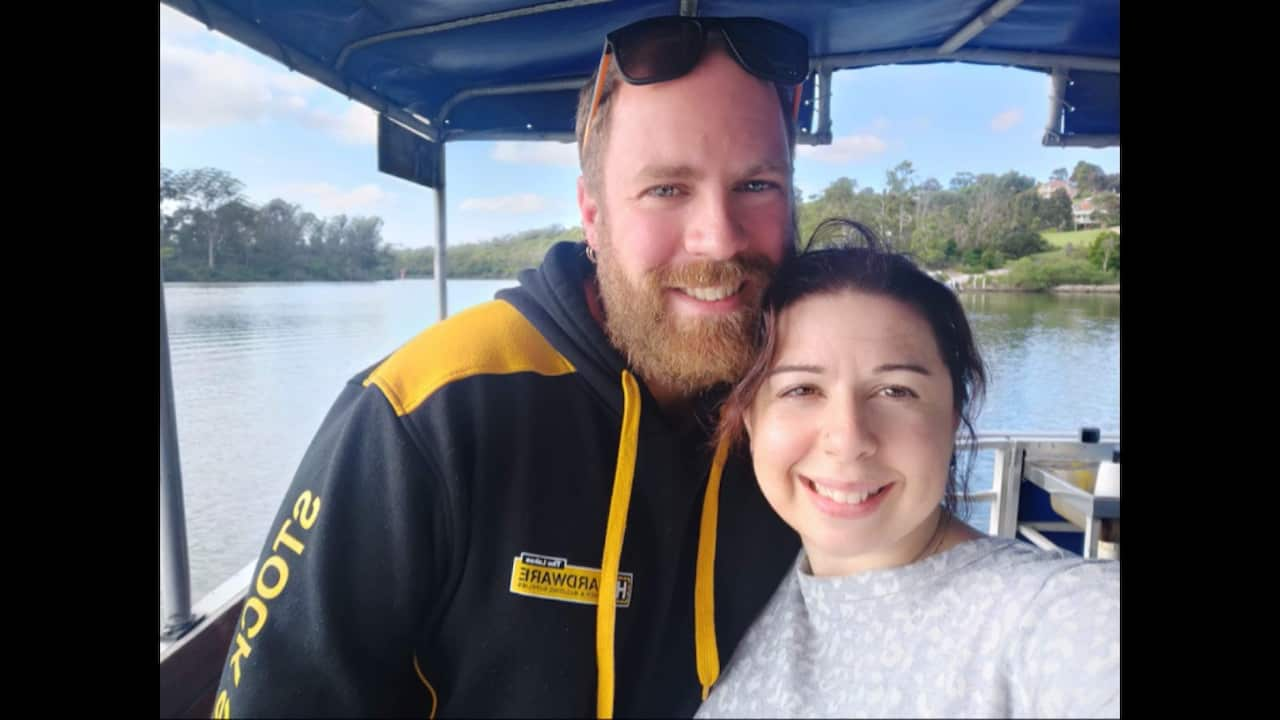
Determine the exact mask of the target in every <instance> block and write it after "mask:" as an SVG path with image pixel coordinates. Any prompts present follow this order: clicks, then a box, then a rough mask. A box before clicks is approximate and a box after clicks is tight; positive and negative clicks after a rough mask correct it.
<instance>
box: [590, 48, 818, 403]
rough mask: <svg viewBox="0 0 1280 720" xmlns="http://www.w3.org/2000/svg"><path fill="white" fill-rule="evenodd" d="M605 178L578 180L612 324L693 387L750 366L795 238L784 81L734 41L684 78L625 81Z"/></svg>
mask: <svg viewBox="0 0 1280 720" xmlns="http://www.w3.org/2000/svg"><path fill="white" fill-rule="evenodd" d="M610 102H611V103H613V107H612V109H611V117H610V120H609V122H610V127H609V133H608V142H607V145H606V147H605V148H604V155H603V158H602V160H603V162H602V173H601V174H602V176H603V178H604V182H603V187H602V188H597V189H596V192H595V193H594V195H596V196H594V197H593V193H591V192H590V191H588V190H587V188H586V186H585V184H584V181H582V180H581V179H580V180H579V188H578V202H579V207H580V209H581V211H582V220H583V229H584V231H585V232H586V236H587V241H588V243H590V244H591V245H592V246H594V247H595V248H596V250H597V251H598V257H599V259H598V263H599V272H598V282H599V285H600V294H601V298H602V300H603V303H604V311H605V315H606V322H605V325H606V328H605V329H606V332H607V333H608V334H609V337H610V339H611V340H612V341H613V343H614V344H615V345H616V346H617V347H618V348H619V349H620V350H621V351H622V352H623V353H624V354H625V355H626V356H627V358H628V361H629V362H630V364H631V365H632V367H634V368H635V369H636V370H637V371H638V372H639V373H640V375H641V377H643V378H644V379H645V380H646V382H648V383H650V384H651V385H652V384H657V385H659V386H662V387H663V388H665V389H668V390H672V391H675V392H677V393H678V394H679V395H681V396H684V397H688V396H690V395H692V394H693V393H694V392H696V391H698V390H700V389H702V388H705V387H707V386H709V385H711V384H714V383H716V382H720V381H733V380H736V379H737V377H738V376H739V375H740V374H741V373H742V372H743V371H744V370H745V369H746V366H747V363H748V361H749V360H750V357H749V353H750V350H749V344H750V343H749V341H750V332H751V328H752V325H753V323H754V321H755V319H756V317H757V315H758V312H759V303H760V296H761V294H762V293H763V290H764V286H765V284H766V282H767V281H768V276H769V274H770V272H771V270H772V268H773V267H774V266H775V265H776V264H777V263H778V262H779V261H780V260H781V259H782V256H783V251H784V248H785V246H786V244H787V243H790V242H792V233H793V221H792V214H791V213H792V199H791V192H792V191H791V171H790V161H789V154H788V147H787V136H786V126H785V124H784V118H783V116H782V111H781V108H780V106H779V104H778V98H777V94H776V92H775V90H774V89H773V87H772V86H771V85H770V84H768V83H766V82H764V81H762V80H760V79H758V78H756V77H754V76H752V75H749V74H748V73H747V72H746V71H745V70H743V69H742V68H741V67H740V66H739V65H738V64H737V63H736V62H734V61H733V60H732V59H731V58H729V57H728V56H727V55H725V54H724V53H723V52H716V51H708V53H707V54H706V55H705V56H704V57H703V59H702V62H701V63H700V64H699V66H698V67H697V68H696V69H695V70H694V71H693V72H691V73H690V74H688V75H686V76H684V77H681V78H678V79H676V80H672V81H668V82H663V83H656V84H653V85H640V86H636V85H627V84H626V83H622V84H620V86H619V87H618V89H617V90H616V91H615V94H614V96H613V98H612V99H611V100H610Z"/></svg>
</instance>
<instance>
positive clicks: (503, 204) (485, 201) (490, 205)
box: [461, 193, 550, 215]
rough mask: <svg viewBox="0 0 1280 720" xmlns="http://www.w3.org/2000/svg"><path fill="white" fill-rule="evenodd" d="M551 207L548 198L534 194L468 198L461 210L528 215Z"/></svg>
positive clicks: (463, 202)
mask: <svg viewBox="0 0 1280 720" xmlns="http://www.w3.org/2000/svg"><path fill="white" fill-rule="evenodd" d="M549 207H550V203H549V202H548V201H547V198H545V197H543V196H541V195H535V194H533V193H522V194H519V195H505V196H503V197H487V198H467V199H465V200H463V201H462V205H461V208H462V210H464V211H466V212H485V213H503V214H506V215H527V214H530V213H536V212H542V211H543V210H546V209H548V208H549Z"/></svg>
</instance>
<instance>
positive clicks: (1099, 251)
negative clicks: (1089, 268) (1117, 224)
mask: <svg viewBox="0 0 1280 720" xmlns="http://www.w3.org/2000/svg"><path fill="white" fill-rule="evenodd" d="M1089 262H1090V263H1091V264H1092V265H1094V266H1096V267H1099V268H1102V271H1103V272H1106V271H1107V270H1108V269H1110V268H1115V270H1116V271H1117V272H1119V270H1120V235H1119V233H1115V232H1112V231H1110V230H1107V231H1105V232H1100V233H1098V236H1097V237H1095V238H1094V239H1093V244H1092V245H1090V246H1089Z"/></svg>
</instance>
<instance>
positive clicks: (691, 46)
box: [582, 15, 809, 150]
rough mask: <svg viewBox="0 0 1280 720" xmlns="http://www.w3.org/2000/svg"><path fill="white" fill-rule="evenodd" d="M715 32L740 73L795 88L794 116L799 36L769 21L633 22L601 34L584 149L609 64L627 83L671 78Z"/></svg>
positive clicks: (803, 46)
mask: <svg viewBox="0 0 1280 720" xmlns="http://www.w3.org/2000/svg"><path fill="white" fill-rule="evenodd" d="M712 30H719V31H720V34H721V35H722V36H723V37H724V41H725V46H726V47H727V48H728V51H729V55H730V57H732V58H733V59H734V60H736V61H737V63H738V64H739V65H741V66H742V69H744V70H746V71H747V72H749V73H751V74H752V75H755V76H756V77H759V78H762V79H764V80H768V81H769V82H772V83H775V84H777V85H782V86H796V87H795V89H794V92H793V100H792V108H791V113H792V117H793V119H794V118H796V117H798V116H799V112H800V87H799V86H800V85H801V84H803V83H804V81H805V78H806V77H808V75H809V41H808V40H807V39H805V36H804V35H801V34H800V33H798V32H796V31H795V30H792V29H791V28H789V27H787V26H786V25H782V24H780V23H776V22H774V21H772V20H765V19H763V18H750V17H732V18H713V17H687V16H683V15H672V16H667V17H656V18H648V19H645V20H640V21H639V22H634V23H632V24H630V25H627V26H626V27H622V28H619V29H617V30H614V31H613V32H611V33H609V34H608V35H607V36H605V42H604V52H602V53H601V56H600V69H599V70H598V71H597V73H596V86H595V93H594V97H593V98H592V100H591V112H590V114H589V115H588V116H587V126H586V129H585V130H584V131H583V136H582V147H583V149H584V150H585V149H586V146H587V139H588V138H589V137H590V136H591V123H592V121H594V120H595V115H596V109H597V108H598V107H599V105H600V95H601V93H602V91H603V90H604V80H605V76H606V75H607V74H608V71H609V61H610V58H611V57H612V58H613V61H614V62H616V63H617V64H618V71H619V72H620V73H621V74H622V77H623V78H624V79H625V80H626V81H627V82H628V83H631V84H632V85H649V84H652V83H660V82H666V81H668V80H674V79H676V78H678V77H681V76H683V75H687V74H689V72H690V71H692V70H693V69H694V68H695V67H697V65H698V60H699V59H700V58H701V57H702V51H703V50H704V49H705V47H706V42H707V33H708V32H710V31H712Z"/></svg>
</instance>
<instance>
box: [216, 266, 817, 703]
mask: <svg viewBox="0 0 1280 720" xmlns="http://www.w3.org/2000/svg"><path fill="white" fill-rule="evenodd" d="M583 248H584V246H583V245H581V244H575V243H561V244H559V245H556V246H555V247H553V248H552V249H551V250H550V251H549V252H548V253H547V256H546V258H545V260H544V261H543V264H542V266H541V267H540V268H538V269H536V270H527V271H525V272H524V273H522V274H521V276H520V287H517V288H512V289H510V290H505V291H503V292H501V293H499V295H498V299H497V300H494V301H491V302H488V303H485V304H482V305H479V306H477V307H473V308H471V309H468V310H466V311H464V312H461V313H458V314H457V315H455V316H453V317H451V318H449V319H448V320H446V321H444V322H441V323H438V324H436V325H434V326H432V327H430V328H428V329H427V330H425V331H424V332H423V333H421V334H420V335H418V336H417V337H416V338H414V339H413V340H411V341H410V342H409V343H407V344H406V345H404V346H403V347H401V348H400V349H399V350H397V351H396V352H395V353H393V354H392V355H391V356H390V357H388V358H386V359H385V360H384V361H382V362H381V363H379V364H378V365H376V366H374V367H373V368H370V369H369V370H368V371H366V372H363V373H361V374H360V375H359V376H357V377H356V378H354V379H353V380H352V381H351V382H350V383H349V384H348V385H347V387H346V388H345V389H344V390H343V392H342V394H341V395H340V396H339V398H338V400H337V402H336V403H335V404H334V406H333V408H332V409H331V410H330V411H329V414H328V415H327V417H326V418H325V419H324V422H323V424H322V426H321V428H320V430H319V431H318V433H317V435H316V437H315V439H314V441H313V442H312V444H311V446H310V448H309V449H308V450H307V452H306V455H305V457H304V458H303V460H302V463H301V466H300V468H299V470H298V473H297V475H296V477H295V478H294V481H293V484H292V486H291V487H290V489H289V491H288V494H287V495H286V497H285V500H284V503H283V505H282V507H281V509H280V511H279V513H278V514H277V516H276V519H275V521H274V523H273V525H272V527H271V529H270V531H269V533H268V538H267V543H266V547H265V549H264V550H263V554H262V556H261V560H260V562H259V563H258V565H257V567H255V569H254V575H253V578H252V580H251V582H250V588H249V595H248V599H247V600H246V602H245V609H244V612H243V614H242V615H241V616H240V618H239V621H238V626H237V628H236V633H235V637H234V639H233V641H232V643H231V649H230V652H229V653H228V656H227V662H226V665H225V667H224V668H223V674H222V680H221V683H220V686H219V688H218V692H217V694H216V696H215V705H214V715H215V716H216V717H226V716H231V717H259V716H274V717H282V716H300V715H306V716H322V715H323V716H335V715H336V716H382V715H399V716H406V717H407V716H423V717H429V716H440V717H448V716H474V717H482V716H526V717H528V716H561V717H588V716H610V715H614V716H619V717H625V716H686V717H687V716H691V715H692V714H693V712H694V711H695V710H696V709H697V707H698V705H699V702H700V698H701V697H702V696H703V692H704V689H705V688H708V687H709V686H710V685H711V683H713V682H714V681H715V678H716V676H717V674H718V672H719V667H720V662H721V661H722V660H723V661H727V660H728V658H729V655H730V654H731V653H732V652H733V649H734V647H735V646H736V645H737V643H738V641H739V639H740V638H741V637H742V634H743V632H744V631H745V630H746V628H747V626H748V625H749V624H750V623H751V621H752V620H753V619H754V618H755V616H756V615H757V614H758V612H759V611H760V610H761V609H762V608H763V606H764V604H765V602H766V601H767V600H768V598H769V597H770V595H771V594H772V593H773V591H774V589H775V588H776V586H777V584H778V582H779V580H780V579H781V578H782V575H783V574H784V572H785V571H786V569H787V568H788V567H789V566H790V564H791V562H792V561H793V560H794V559H795V555H796V552H797V550H798V549H799V541H798V539H797V538H796V536H795V534H794V532H792V531H791V529H790V528H788V527H787V526H786V525H784V524H783V523H782V521H781V520H779V519H778V518H777V517H776V516H775V515H774V513H773V512H772V510H771V509H770V508H769V506H768V505H767V504H766V502H765V500H764V498H763V496H762V495H761V494H760V491H759V489H758V488H757V486H756V484H755V482H754V481H753V480H752V478H751V476H750V468H749V462H748V461H747V460H746V459H744V458H740V457H737V456H734V455H730V456H728V457H727V459H726V453H725V452H724V451H723V449H721V450H720V451H718V452H715V453H713V452H712V451H711V450H710V449H709V448H708V447H707V440H706V436H705V435H703V434H700V433H695V434H687V433H686V434H681V433H678V432H677V431H676V430H675V429H674V427H673V426H672V425H671V424H670V423H669V422H668V421H667V419H666V418H665V417H664V416H663V415H662V413H660V412H659V411H658V407H657V404H656V403H655V401H654V400H653V397H652V396H651V395H650V394H649V392H648V391H647V390H646V389H645V387H644V385H643V383H642V382H641V381H640V380H639V378H636V377H634V376H633V375H632V374H631V373H630V372H629V371H628V370H627V369H626V366H625V364H624V362H623V360H622V358H621V357H620V356H619V354H618V353H617V351H616V350H614V348H613V347H612V346H611V345H610V344H609V342H608V340H607V339H606V338H605V336H604V333H603V331H602V330H601V329H600V327H599V326H598V325H597V324H596V322H595V321H594V320H593V319H592V318H591V316H590V314H589V313H588V311H587V306H586V300H585V297H584V292H583V281H584V279H585V278H586V277H588V276H589V275H590V273H591V272H592V271H593V267H592V265H591V264H590V263H589V262H588V261H587V260H586V258H585V255H584V254H583ZM726 460H727V461H726ZM722 469H723V472H721V470H722ZM601 587H604V588H606V591H605V592H604V593H600V592H599V588H601Z"/></svg>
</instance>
